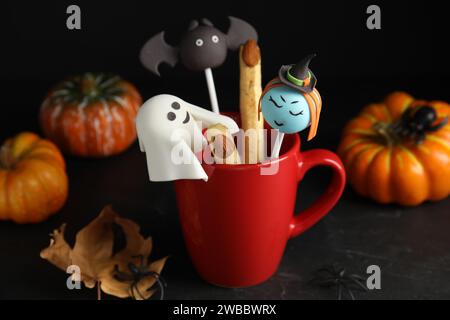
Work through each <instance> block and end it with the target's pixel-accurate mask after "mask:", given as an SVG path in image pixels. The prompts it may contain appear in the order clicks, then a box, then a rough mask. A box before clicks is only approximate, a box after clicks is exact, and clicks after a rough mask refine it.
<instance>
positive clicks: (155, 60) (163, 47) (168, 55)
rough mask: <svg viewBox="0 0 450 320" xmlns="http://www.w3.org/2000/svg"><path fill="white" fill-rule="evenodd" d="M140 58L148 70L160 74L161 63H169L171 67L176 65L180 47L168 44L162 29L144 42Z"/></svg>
mask: <svg viewBox="0 0 450 320" xmlns="http://www.w3.org/2000/svg"><path fill="white" fill-rule="evenodd" d="M139 58H140V60H141V62H142V64H143V65H144V66H145V67H146V68H147V69H148V70H150V71H151V72H153V73H154V74H156V75H158V76H159V75H160V74H159V71H158V67H159V65H160V64H161V63H167V64H168V65H170V66H171V67H174V66H175V65H176V63H177V62H178V49H177V48H176V47H172V46H170V45H169V44H167V42H166V41H165V40H164V31H162V32H160V33H158V34H157V35H155V36H153V37H152V38H150V39H149V40H148V41H147V42H146V43H145V44H144V46H143V47H142V49H141V54H140V56H139Z"/></svg>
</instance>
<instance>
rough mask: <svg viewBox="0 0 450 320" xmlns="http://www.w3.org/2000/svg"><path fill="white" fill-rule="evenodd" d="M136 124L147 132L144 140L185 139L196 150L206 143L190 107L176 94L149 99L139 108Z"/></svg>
mask: <svg viewBox="0 0 450 320" xmlns="http://www.w3.org/2000/svg"><path fill="white" fill-rule="evenodd" d="M136 125H137V127H138V129H139V128H142V130H141V132H147V133H146V134H143V135H142V137H141V139H143V140H145V139H159V142H162V141H163V140H165V141H173V142H176V141H180V140H184V141H185V142H186V143H187V144H188V145H189V146H190V147H191V148H192V150H193V151H194V152H197V151H199V150H201V148H202V146H203V144H204V141H203V140H204V139H203V137H202V134H201V129H200V128H199V127H198V125H197V123H196V122H195V119H194V118H193V117H192V114H191V113H190V112H189V107H188V106H187V105H186V103H185V102H184V101H183V100H181V99H179V98H177V97H175V96H171V95H159V96H155V97H153V98H151V99H150V100H148V101H147V102H146V103H145V104H144V105H143V106H142V107H141V108H140V109H139V113H138V118H137V121H136ZM156 137H162V138H156ZM166 139H168V140H166ZM196 140H198V141H196ZM154 142H156V141H154Z"/></svg>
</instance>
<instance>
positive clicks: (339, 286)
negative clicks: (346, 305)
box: [337, 283, 342, 300]
mask: <svg viewBox="0 0 450 320" xmlns="http://www.w3.org/2000/svg"><path fill="white" fill-rule="evenodd" d="M337 298H338V300H342V285H341V283H338V286H337Z"/></svg>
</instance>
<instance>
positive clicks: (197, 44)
mask: <svg viewBox="0 0 450 320" xmlns="http://www.w3.org/2000/svg"><path fill="white" fill-rule="evenodd" d="M195 45H196V46H197V47H201V46H202V45H203V40H202V39H200V38H198V39H197V40H195Z"/></svg>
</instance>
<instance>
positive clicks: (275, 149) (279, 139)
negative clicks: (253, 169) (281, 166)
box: [272, 130, 284, 159]
mask: <svg viewBox="0 0 450 320" xmlns="http://www.w3.org/2000/svg"><path fill="white" fill-rule="evenodd" d="M283 138H284V133H283V132H280V131H278V130H277V137H276V139H275V144H274V145H273V149H272V159H276V158H278V156H279V155H280V149H281V144H282V143H283Z"/></svg>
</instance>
